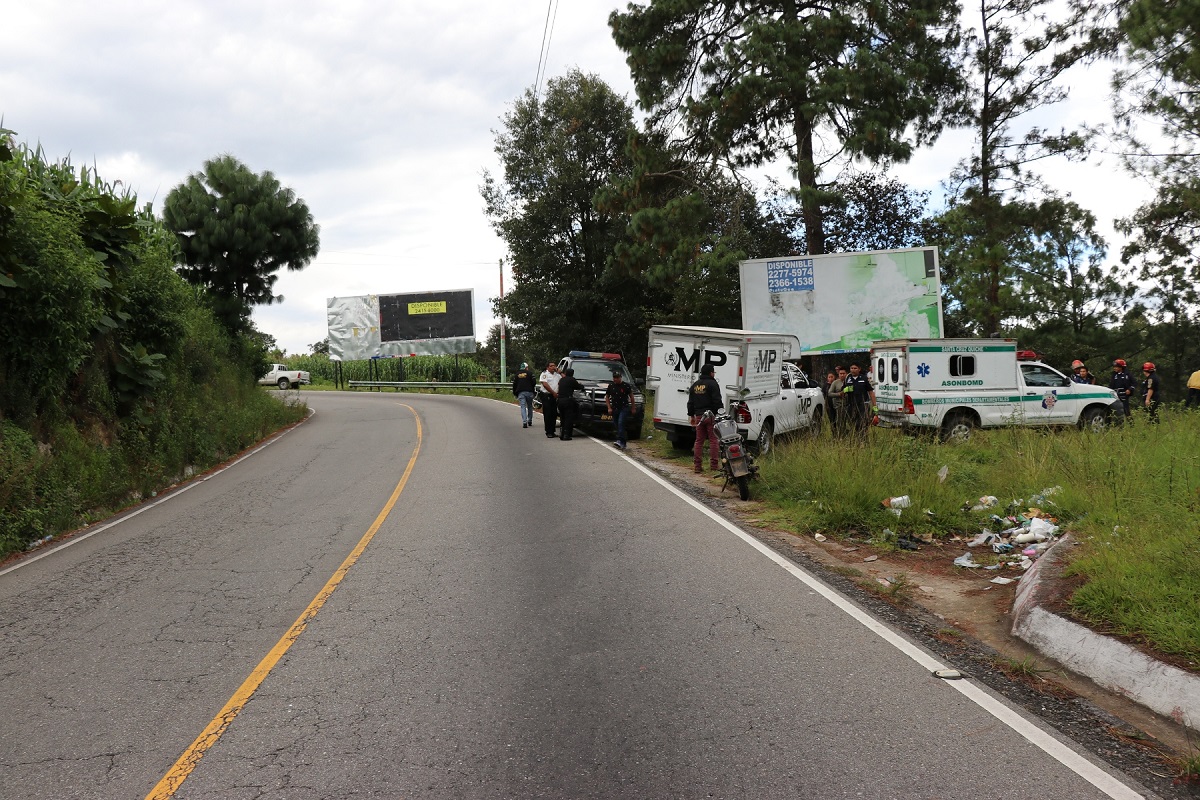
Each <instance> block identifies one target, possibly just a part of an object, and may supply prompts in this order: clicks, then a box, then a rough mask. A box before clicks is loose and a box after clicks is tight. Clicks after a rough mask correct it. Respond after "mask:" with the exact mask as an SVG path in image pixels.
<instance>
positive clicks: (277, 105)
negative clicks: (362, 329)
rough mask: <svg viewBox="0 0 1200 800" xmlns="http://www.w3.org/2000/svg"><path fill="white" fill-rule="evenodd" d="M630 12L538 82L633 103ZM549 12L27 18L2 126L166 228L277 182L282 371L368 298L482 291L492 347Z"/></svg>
mask: <svg viewBox="0 0 1200 800" xmlns="http://www.w3.org/2000/svg"><path fill="white" fill-rule="evenodd" d="M623 6H624V0H576V1H575V2H571V3H560V4H559V5H558V7H557V13H556V18H555V27H554V33H553V37H552V40H551V42H550V47H549V63H548V66H547V69H546V74H547V75H548V76H550V77H554V76H559V75H562V74H564V73H565V72H566V71H567V70H569V69H571V68H574V67H578V68H579V69H581V70H582V71H584V72H588V73H596V74H598V75H599V76H600V77H602V78H603V79H604V80H606V81H608V82H609V84H610V85H611V86H612V87H613V88H614V89H615V90H616V91H617V92H618V93H620V94H624V95H626V96H628V97H629V99H630V101H631V102H633V91H632V82H631V80H630V77H629V73H628V69H627V67H626V65H625V57H624V54H623V53H621V52H620V51H619V50H618V49H617V47H616V45H614V44H613V41H612V36H611V32H610V30H609V28H608V24H607V19H608V15H609V14H610V13H611V12H612V11H613V10H615V9H617V8H618V7H623ZM546 13H547V3H546V2H545V0H537V1H536V2H534V1H533V0H519V1H518V2H507V3H495V2H484V0H411V2H405V3H393V4H385V3H378V2H367V0H357V1H355V0H347V1H346V2H338V3H333V2H316V1H315V0H309V1H307V2H305V1H303V0H301V1H299V2H281V1H279V0H276V1H275V2H261V3H251V4H247V3H241V2H233V1H232V0H228V1H226V2H199V1H198V0H183V1H182V2H174V3H170V4H161V3H152V2H148V1H147V0H113V1H112V2H105V3H91V4H82V3H74V2H65V0H39V1H38V2H27V3H21V4H16V5H14V6H13V7H12V8H7V9H6V11H5V19H4V25H3V26H0V53H2V54H3V58H2V59H0V103H3V105H2V106H0V116H2V117H3V120H4V126H5V127H8V128H11V129H15V130H16V131H17V132H18V136H19V138H20V139H22V140H24V141H29V142H31V143H32V142H39V141H40V142H41V143H42V144H43V146H44V147H45V149H46V152H47V153H48V154H49V155H50V156H51V157H53V158H58V157H62V156H64V155H67V154H70V155H71V156H72V160H73V161H74V162H75V163H76V164H77V165H79V164H89V165H90V164H93V163H94V164H96V165H97V167H98V168H99V170H100V173H101V175H102V176H103V177H104V178H105V179H106V180H109V181H116V180H120V181H122V183H123V184H125V185H127V186H129V187H131V188H132V189H133V190H134V191H136V192H137V194H138V195H139V199H140V200H141V201H143V202H146V201H154V202H155V204H156V207H157V208H161V204H162V201H163V199H164V198H165V197H166V194H167V193H168V192H169V191H170V190H171V188H173V187H174V186H175V185H177V184H178V183H180V182H181V181H183V180H184V179H185V178H186V177H187V175H188V174H189V173H191V172H196V171H198V170H200V169H201V167H202V164H203V162H204V161H205V160H206V159H208V158H211V157H213V156H215V155H217V154H220V153H226V152H227V153H231V154H233V155H235V156H237V157H238V158H239V159H241V160H242V161H244V162H245V163H247V164H248V165H249V166H250V167H251V168H252V169H254V170H256V171H262V170H271V171H272V172H274V173H275V175H276V176H277V177H278V178H279V179H280V180H281V181H282V182H283V183H284V184H285V185H287V186H290V187H291V188H292V189H294V190H295V191H296V193H297V194H298V195H299V196H300V197H302V198H304V200H305V201H306V202H307V203H308V204H309V207H310V208H311V209H312V211H313V214H314V216H315V218H316V220H317V222H318V223H319V224H320V225H321V240H322V251H321V255H320V256H319V257H318V258H317V259H316V261H315V262H314V263H313V264H312V265H311V266H309V267H308V268H307V269H305V270H303V271H301V272H294V273H283V274H281V275H280V278H279V281H278V283H277V285H276V290H277V292H278V293H280V294H283V295H284V296H285V298H286V300H285V302H284V303H282V304H279V305H274V306H268V307H263V308H261V309H259V310H258V311H257V312H256V314H255V317H256V319H257V320H258V322H259V324H260V326H261V327H263V328H264V329H265V330H266V331H267V332H268V333H271V334H273V335H274V336H276V338H277V339H278V341H279V342H280V344H281V345H282V346H284V347H285V348H287V349H288V350H289V351H292V352H296V351H300V350H303V349H304V348H305V347H306V346H307V345H309V344H311V343H313V342H316V341H318V340H320V339H322V338H324V336H325V298H326V297H330V296H334V295H353V294H368V293H377V292H404V291H423V290H430V289H458V288H472V289H474V290H475V298H476V327H477V335H478V336H479V337H481V338H482V337H483V336H484V335H486V332H487V328H488V326H489V325H490V324H491V323H492V321H493V320H492V317H491V311H490V304H489V302H488V299H489V298H491V297H494V296H495V295H496V294H498V291H499V268H498V266H497V263H498V261H499V259H500V258H501V257H503V256H504V254H505V253H504V248H503V246H502V244H501V242H500V241H499V240H498V238H497V237H496V236H495V234H494V232H493V231H492V229H491V227H490V225H489V224H488V221H487V219H486V218H485V217H484V214H483V201H482V199H481V198H480V196H479V184H480V182H481V174H482V171H483V170H484V169H491V170H492V171H493V172H494V171H495V169H496V167H495V155H494V153H493V149H492V148H493V145H494V139H493V134H492V130H494V129H497V128H499V126H500V118H501V116H502V115H503V114H504V113H505V111H507V110H508V109H509V108H511V104H512V102H513V101H514V100H515V99H516V98H517V97H519V96H520V95H521V93H522V92H523V91H524V90H525V89H526V88H527V87H529V86H531V85H532V84H533V81H534V77H535V74H536V72H537V67H538V54H539V50H540V47H541V44H542V35H543V25H544V22H545V20H546ZM1106 85H1107V75H1092V74H1088V73H1081V75H1080V80H1079V84H1078V86H1077V87H1076V95H1075V100H1074V101H1073V102H1074V103H1077V104H1078V105H1073V106H1072V107H1071V109H1070V110H1068V111H1063V112H1062V114H1063V115H1064V116H1063V118H1064V119H1069V120H1075V121H1088V122H1098V121H1100V120H1102V119H1104V118H1106V117H1107V114H1108V106H1107V99H1106V94H1107V89H1106ZM968 144H969V137H966V138H964V135H963V134H955V135H952V136H948V137H946V138H945V139H943V141H942V142H941V143H939V145H938V146H937V147H936V148H933V149H930V150H928V151H924V152H922V153H920V154H918V156H917V158H915V159H914V160H913V162H912V163H911V164H909V165H906V166H904V167H903V168H901V169H900V170H899V175H900V176H901V177H902V178H903V179H904V180H906V181H908V182H910V183H911V184H912V185H914V186H916V187H918V188H927V189H936V188H937V185H938V182H939V181H940V180H942V179H943V178H944V177H945V176H946V174H947V173H948V171H949V169H950V168H951V167H952V166H953V164H954V162H955V161H957V159H958V158H960V157H961V155H962V153H963V152H964V150H963V148H964V147H965V146H967V145H968ZM780 172H781V173H782V172H783V170H780ZM1045 172H1046V174H1047V176H1048V177H1049V178H1051V179H1052V180H1053V181H1054V182H1055V183H1056V185H1059V184H1061V185H1062V186H1063V187H1064V188H1065V189H1066V190H1069V191H1072V193H1073V194H1074V195H1075V196H1076V198H1077V199H1078V200H1079V201H1080V202H1081V203H1082V204H1083V205H1085V206H1087V207H1089V208H1092V209H1093V210H1094V211H1096V213H1097V216H1099V217H1101V218H1102V219H1105V218H1106V217H1108V218H1111V217H1112V216H1119V215H1123V214H1128V213H1129V212H1130V211H1131V210H1132V208H1133V207H1134V206H1135V205H1136V202H1135V201H1134V198H1135V197H1136V196H1138V195H1137V191H1136V189H1135V188H1131V187H1130V181H1129V180H1128V179H1126V178H1125V177H1124V176H1123V175H1122V174H1121V173H1120V172H1119V170H1118V169H1117V167H1116V166H1115V164H1113V163H1111V162H1109V163H1106V164H1104V165H1102V166H1099V167H1096V166H1085V167H1080V166H1078V165H1055V166H1053V167H1048V168H1047V169H1046V170H1045ZM510 288H511V284H510Z"/></svg>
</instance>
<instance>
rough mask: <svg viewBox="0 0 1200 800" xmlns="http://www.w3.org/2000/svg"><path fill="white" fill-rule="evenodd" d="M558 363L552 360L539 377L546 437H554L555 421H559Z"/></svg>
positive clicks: (559, 376)
mask: <svg viewBox="0 0 1200 800" xmlns="http://www.w3.org/2000/svg"><path fill="white" fill-rule="evenodd" d="M561 379H562V375H559V374H558V365H557V364H555V363H554V362H553V361H551V362H550V363H549V364H547V365H546V369H545V371H543V372H542V374H541V375H540V376H539V377H538V382H539V385H540V386H541V387H542V421H543V422H545V423H546V438H548V439H553V438H554V423H555V422H557V421H558V382H559V381H560V380H561Z"/></svg>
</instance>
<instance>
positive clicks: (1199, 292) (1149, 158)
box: [1091, 0, 1200, 381]
mask: <svg viewBox="0 0 1200 800" xmlns="http://www.w3.org/2000/svg"><path fill="white" fill-rule="evenodd" d="M1091 10H1092V11H1093V12H1094V13H1095V14H1096V17H1095V20H1096V27H1095V29H1094V30H1093V33H1094V34H1096V40H1097V41H1099V42H1100V44H1101V45H1102V49H1103V51H1104V52H1106V53H1107V54H1109V55H1120V56H1123V62H1122V66H1121V67H1120V68H1119V69H1118V70H1117V72H1116V75H1115V78H1114V81H1113V87H1114V100H1115V103H1114V105H1115V108H1114V111H1115V118H1116V123H1117V124H1116V126H1115V128H1114V130H1113V133H1114V135H1115V138H1116V139H1117V141H1118V142H1119V143H1120V144H1121V145H1122V148H1121V150H1122V156H1123V159H1124V162H1125V166H1126V168H1127V169H1129V170H1130V171H1131V172H1133V173H1134V174H1136V175H1138V176H1139V177H1142V178H1144V179H1146V180H1147V181H1148V182H1149V183H1150V184H1151V185H1153V186H1154V187H1155V196H1154V198H1153V199H1152V200H1150V201H1149V202H1148V203H1146V204H1144V205H1143V206H1141V207H1140V208H1138V209H1137V210H1136V211H1135V212H1134V213H1133V214H1132V215H1130V216H1129V217H1128V218H1126V219H1123V220H1120V221H1119V222H1118V225H1117V227H1118V229H1119V230H1120V231H1121V232H1122V233H1125V234H1126V235H1128V236H1129V237H1130V240H1129V243H1128V244H1127V245H1126V247H1125V248H1124V250H1123V251H1122V259H1123V261H1124V262H1125V263H1127V264H1129V265H1130V266H1131V267H1133V268H1136V269H1137V270H1138V272H1139V275H1140V277H1141V279H1142V281H1143V282H1144V283H1145V284H1146V286H1147V287H1148V289H1147V294H1148V296H1149V297H1148V300H1149V305H1150V306H1151V308H1149V309H1148V311H1149V313H1150V315H1151V317H1152V318H1153V319H1154V320H1156V321H1157V325H1156V326H1155V327H1156V329H1162V330H1164V331H1167V332H1168V333H1166V334H1165V335H1164V336H1162V337H1161V341H1162V343H1163V345H1164V346H1165V348H1166V353H1167V354H1168V355H1169V359H1170V361H1171V362H1172V364H1171V366H1175V365H1177V366H1178V369H1179V370H1180V371H1182V372H1184V373H1185V374H1186V373H1190V372H1191V371H1192V370H1194V369H1195V364H1196V360H1197V358H1198V354H1200V346H1197V344H1196V338H1195V334H1194V332H1195V330H1196V328H1197V326H1200V289H1198V288H1197V287H1200V155H1198V150H1200V147H1198V146H1200V3H1197V2H1196V0H1181V2H1169V3H1164V2H1161V1H1158V2H1149V1H1148V0H1114V2H1111V3H1108V4H1104V5H1102V6H1100V7H1099V9H1091ZM1189 332H1190V335H1188V334H1189ZM1164 376H1165V377H1167V380H1168V381H1169V380H1170V379H1171V377H1170V373H1169V372H1164Z"/></svg>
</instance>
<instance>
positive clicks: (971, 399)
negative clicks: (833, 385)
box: [870, 339, 1123, 440]
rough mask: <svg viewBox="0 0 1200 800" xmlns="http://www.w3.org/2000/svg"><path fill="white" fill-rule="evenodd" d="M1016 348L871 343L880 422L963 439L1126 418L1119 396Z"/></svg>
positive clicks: (1000, 342)
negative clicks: (1004, 429) (981, 432)
mask: <svg viewBox="0 0 1200 800" xmlns="http://www.w3.org/2000/svg"><path fill="white" fill-rule="evenodd" d="M1036 359H1037V355H1036V354H1035V353H1033V352H1032V351H1028V350H1025V351H1018V350H1017V343H1016V341H1015V340H1013V339H895V340H890V341H882V342H875V344H874V346H873V347H872V348H871V375H870V377H871V381H872V383H874V385H875V398H876V403H877V405H878V406H879V424H880V426H882V427H892V428H905V429H909V430H921V429H929V430H933V431H939V432H940V433H941V434H942V436H943V438H947V439H959V440H965V439H967V438H969V437H970V435H971V431H972V430H973V429H975V428H993V427H999V426H1003V425H1030V426H1033V425H1078V426H1080V427H1082V428H1087V429H1090V430H1103V429H1104V428H1105V426H1107V425H1108V424H1109V422H1110V421H1117V420H1119V419H1120V418H1121V415H1122V414H1123V410H1122V407H1121V403H1120V401H1119V400H1118V399H1117V394H1116V392H1114V391H1113V390H1111V389H1109V388H1106V387H1103V386H1093V385H1089V384H1083V383H1075V382H1073V381H1072V380H1071V379H1070V378H1068V377H1067V376H1066V375H1063V374H1062V373H1061V372H1059V371H1058V370H1056V369H1054V368H1053V367H1051V366H1049V365H1047V364H1043V363H1041V362H1040V361H1037V360H1036Z"/></svg>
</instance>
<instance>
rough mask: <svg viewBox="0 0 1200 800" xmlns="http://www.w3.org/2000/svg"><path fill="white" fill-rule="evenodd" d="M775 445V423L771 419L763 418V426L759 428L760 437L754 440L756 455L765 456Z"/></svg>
mask: <svg viewBox="0 0 1200 800" xmlns="http://www.w3.org/2000/svg"><path fill="white" fill-rule="evenodd" d="M774 446H775V423H774V422H772V421H771V420H769V419H767V420H763V424H762V427H761V428H759V430H758V438H757V439H755V440H754V452H755V454H756V455H760V456H765V455H766V454H767V453H769V452H771V448H772V447H774Z"/></svg>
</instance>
